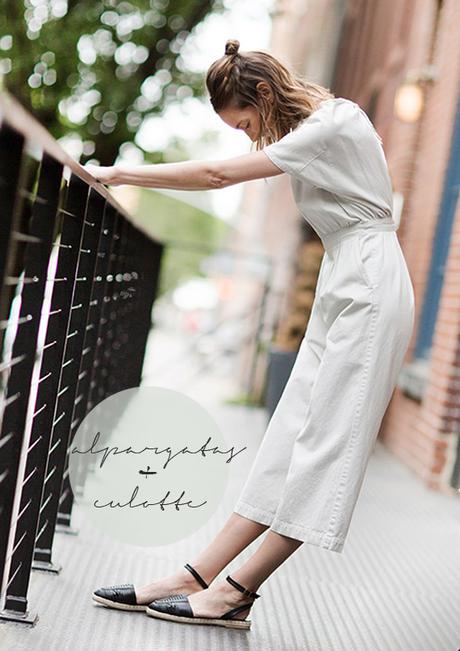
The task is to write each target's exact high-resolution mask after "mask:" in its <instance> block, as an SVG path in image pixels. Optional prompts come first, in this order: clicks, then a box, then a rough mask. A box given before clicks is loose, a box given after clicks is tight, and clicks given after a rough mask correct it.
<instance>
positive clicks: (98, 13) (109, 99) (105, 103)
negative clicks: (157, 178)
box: [0, 0, 223, 165]
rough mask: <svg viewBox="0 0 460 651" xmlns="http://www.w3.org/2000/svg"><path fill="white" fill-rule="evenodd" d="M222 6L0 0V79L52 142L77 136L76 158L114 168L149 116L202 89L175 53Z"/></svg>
mask: <svg viewBox="0 0 460 651" xmlns="http://www.w3.org/2000/svg"><path fill="white" fill-rule="evenodd" d="M222 8H223V7H222V5H221V0H129V1H127V0H124V1H118V0H23V1H21V0H0V71H2V72H3V73H4V79H3V84H4V85H5V86H6V88H7V89H8V90H10V92H11V93H12V94H13V95H15V96H16V97H17V98H18V99H19V101H20V102H21V103H22V104H23V105H24V106H25V107H26V108H27V109H28V110H31V111H32V112H33V113H34V114H35V116H36V117H37V119H38V120H39V121H40V122H41V123H42V124H43V125H44V126H45V127H46V128H47V129H48V130H49V131H50V132H51V133H52V135H53V136H54V137H55V138H60V137H61V136H63V135H65V134H68V133H69V131H70V132H76V133H78V134H79V135H80V136H81V138H82V140H83V141H84V143H85V146H84V155H83V157H82V160H81V162H82V163H84V162H85V160H88V158H90V157H96V158H98V159H99V160H100V161H101V163H102V164H103V165H110V164H112V163H113V162H114V160H115V158H116V156H117V154H118V150H119V147H120V146H121V145H122V144H123V143H124V142H129V141H132V140H133V138H134V135H135V133H136V131H137V129H138V128H139V126H140V124H141V123H142V120H143V118H144V117H145V116H147V115H152V114H159V113H161V112H162V111H163V109H164V107H165V106H166V104H167V103H168V102H170V101H177V100H178V101H180V100H181V99H183V98H185V97H188V96H191V95H203V93H204V92H205V87H204V86H205V85H204V76H203V75H202V74H196V73H192V72H190V71H188V70H187V69H186V64H185V62H184V61H183V60H182V59H181V56H180V51H181V47H182V45H183V43H184V42H185V40H186V38H187V36H188V35H189V33H190V31H191V30H192V29H193V27H194V26H195V25H196V24H197V23H199V22H200V21H201V20H203V18H204V17H205V16H206V15H207V14H208V13H209V12H210V11H211V10H212V11H218V10H221V9H222ZM144 82H145V83H144ZM161 160H162V159H161V155H160V154H159V155H158V158H157V160H152V162H160V161H161Z"/></svg>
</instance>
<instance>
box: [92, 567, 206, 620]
mask: <svg viewBox="0 0 460 651" xmlns="http://www.w3.org/2000/svg"><path fill="white" fill-rule="evenodd" d="M184 567H185V568H186V569H187V570H188V571H189V572H190V573H191V574H193V576H194V577H195V579H196V580H197V581H198V583H199V584H200V585H201V586H202V587H203V588H205V589H206V588H208V587H209V586H208V584H207V583H206V581H205V580H204V579H203V577H201V576H200V575H199V574H198V572H197V571H196V570H195V569H194V568H193V567H192V566H191V565H189V564H188V563H186V564H185V565H184ZM170 596H176V597H177V596H180V597H185V596H186V595H183V594H181V595H170ZM167 598H168V597H163V599H167ZM93 600H94V601H97V602H98V603H100V604H102V605H103V606H108V607H109V608H117V609H118V610H141V611H145V609H146V608H147V606H148V604H138V603H137V600H136V592H135V590H134V585H133V584H132V583H122V584H120V585H111V586H108V587H107V588H99V589H98V590H95V591H94V592H93Z"/></svg>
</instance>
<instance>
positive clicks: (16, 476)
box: [0, 92, 164, 623]
mask: <svg viewBox="0 0 460 651" xmlns="http://www.w3.org/2000/svg"><path fill="white" fill-rule="evenodd" d="M0 199H1V200H0V355H1V357H0V371H1V373H0V418H1V422H0V586H1V598H2V599H1V607H2V608H3V610H2V611H1V612H0V619H7V620H14V621H22V622H27V623H34V622H35V621H36V616H35V615H31V614H30V612H29V610H28V601H27V592H28V586H29V581H30V574H31V569H32V568H36V569H44V570H48V571H51V572H53V571H54V572H57V571H59V567H58V566H57V565H56V564H55V563H54V561H53V558H52V550H53V540H54V534H55V531H56V527H57V526H58V528H61V530H62V529H64V530H66V529H67V530H71V527H70V519H71V512H72V504H73V495H72V491H71V488H70V484H69V480H68V467H67V452H68V448H69V445H70V443H71V441H72V438H73V436H74V434H75V431H76V429H77V428H78V425H79V423H80V422H81V421H82V419H83V418H84V416H85V415H86V414H87V413H88V412H89V411H90V410H91V409H92V407H93V406H95V405H96V404H98V403H99V402H100V401H101V400H103V399H104V398H106V397H108V396H110V395H112V394H113V393H115V392H117V391H121V390H123V389H126V388H130V387H134V386H138V385H139V384H140V381H141V374H142V365H143V358H144V351H145V346H146V341H147V335H148V332H149V329H150V327H151V311H152V305H153V301H154V298H155V296H156V292H157V288H158V279H159V272H160V263H161V257H162V253H163V250H164V247H163V244H162V243H160V242H158V241H154V240H152V239H151V238H150V237H148V236H147V235H146V234H145V233H144V232H142V231H141V230H140V229H139V227H137V226H135V225H134V223H133V222H132V221H131V219H130V216H129V215H128V214H127V213H126V212H125V211H124V210H123V209H122V207H121V206H120V205H119V204H118V203H117V202H116V201H115V200H114V199H113V197H112V196H111V195H110V193H109V192H108V191H107V190H106V188H105V187H104V186H103V185H101V184H100V183H98V182H97V181H96V180H95V179H93V177H91V176H90V175H89V174H88V172H87V171H86V170H85V169H84V168H83V167H81V166H80V165H79V164H78V163H77V162H75V161H74V160H73V159H72V158H71V157H70V156H68V155H67V154H66V153H65V152H64V151H63V150H62V149H61V148H60V147H59V145H58V143H57V142H56V141H55V140H53V138H52V137H51V136H50V135H49V134H48V133H47V132H46V130H45V129H44V128H43V127H41V125H39V124H38V123H37V122H36V121H35V120H34V118H33V117H32V116H30V115H29V114H28V113H27V112H26V111H25V110H24V109H23V108H22V107H21V106H20V104H18V103H17V102H16V101H15V100H14V98H12V97H11V95H9V94H8V93H6V92H4V93H2V94H0Z"/></svg>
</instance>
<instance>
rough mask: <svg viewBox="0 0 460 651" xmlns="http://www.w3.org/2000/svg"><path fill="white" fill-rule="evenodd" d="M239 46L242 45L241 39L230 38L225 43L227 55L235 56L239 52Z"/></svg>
mask: <svg viewBox="0 0 460 651" xmlns="http://www.w3.org/2000/svg"><path fill="white" fill-rule="evenodd" d="M239 47H240V42H239V41H237V40H236V39H229V40H228V41H227V42H226V43H225V54H226V55H227V56H234V55H235V54H238V49H239Z"/></svg>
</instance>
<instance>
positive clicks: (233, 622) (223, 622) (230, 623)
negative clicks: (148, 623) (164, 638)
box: [145, 608, 251, 630]
mask: <svg viewBox="0 0 460 651" xmlns="http://www.w3.org/2000/svg"><path fill="white" fill-rule="evenodd" d="M145 612H146V613H147V615H150V616H151V617H158V618H159V619H169V620H171V621H173V622H181V623H182V624H208V625H209V624H214V625H215V626H225V628H238V629H243V630H248V629H249V628H251V620H249V619H220V618H213V617H183V616H180V615H170V614H169V613H162V612H160V611H158V610H152V609H151V608H146V610H145Z"/></svg>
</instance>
